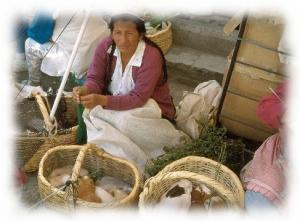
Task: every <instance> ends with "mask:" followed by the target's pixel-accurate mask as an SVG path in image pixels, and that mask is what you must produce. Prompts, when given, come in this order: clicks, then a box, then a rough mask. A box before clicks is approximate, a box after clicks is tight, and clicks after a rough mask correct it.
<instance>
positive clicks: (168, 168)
mask: <svg viewBox="0 0 300 221" xmlns="http://www.w3.org/2000/svg"><path fill="white" fill-rule="evenodd" d="M186 161H188V162H197V161H198V162H200V161H203V162H206V163H208V164H212V165H214V166H216V167H217V166H218V167H220V169H221V170H223V171H224V172H225V173H227V174H229V176H230V177H231V178H232V179H233V180H234V182H235V183H236V184H237V185H238V187H240V188H239V190H242V189H243V187H242V184H241V181H240V179H239V177H238V176H237V175H236V174H235V173H234V172H233V171H232V170H231V169H229V168H228V167H227V166H225V165H224V164H221V163H219V162H217V161H215V160H212V159H209V158H207V157H200V156H187V157H183V158H180V159H178V160H176V161H173V162H172V163H170V164H168V165H167V166H165V167H164V168H163V169H162V170H161V171H160V172H159V173H158V174H160V173H166V172H171V171H172V168H174V167H175V166H177V165H180V164H183V163H184V162H186ZM172 172H173V171H172ZM158 174H157V175H158Z"/></svg>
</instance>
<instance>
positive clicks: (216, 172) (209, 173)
mask: <svg viewBox="0 0 300 221" xmlns="http://www.w3.org/2000/svg"><path fill="white" fill-rule="evenodd" d="M181 179H187V180H189V181H191V182H192V184H193V185H201V184H205V185H206V186H207V187H208V188H209V189H211V190H212V191H213V192H214V193H215V194H216V195H218V196H219V197H221V198H222V199H223V200H224V201H225V202H226V205H227V207H230V208H243V207H244V190H243V187H242V184H241V182H240V180H239V178H238V177H237V176H236V175H235V174H234V173H233V172H232V171H231V170H230V169H228V168H227V167H226V166H224V165H221V164H220V163H218V162H216V161H213V160H210V159H208V158H205V157H198V156H189V157H185V158H182V159H180V160H177V161H174V162H173V163H171V164H169V165H168V166H166V167H165V168H164V169H163V170H161V171H160V172H159V173H158V174H157V175H156V176H154V177H151V178H149V179H148V180H147V181H146V182H145V185H144V190H143V192H142V193H141V194H140V200H139V207H140V208H141V209H145V208H147V207H148V206H151V205H155V204H156V203H158V202H159V200H160V198H161V197H162V195H163V194H164V193H166V192H167V191H168V190H169V189H170V187H171V186H172V185H173V184H174V183H176V182H178V181H179V180H181Z"/></svg>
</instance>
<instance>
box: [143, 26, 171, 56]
mask: <svg viewBox="0 0 300 221" xmlns="http://www.w3.org/2000/svg"><path fill="white" fill-rule="evenodd" d="M166 23H167V27H166V28H165V29H163V30H161V31H159V32H156V33H155V34H153V35H146V37H147V38H149V39H150V40H151V41H153V42H154V43H156V44H157V45H158V46H159V47H160V48H161V50H162V51H163V53H164V54H166V53H167V52H168V50H169V49H170V47H171V45H172V41H173V38H172V29H171V26H172V24H171V22H169V21H167V22H166Z"/></svg>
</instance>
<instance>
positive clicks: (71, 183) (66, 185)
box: [28, 180, 77, 210]
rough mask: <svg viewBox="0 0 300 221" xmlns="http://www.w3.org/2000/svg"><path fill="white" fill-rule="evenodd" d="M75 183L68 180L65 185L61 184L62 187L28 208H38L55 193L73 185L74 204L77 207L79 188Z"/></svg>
mask: <svg viewBox="0 0 300 221" xmlns="http://www.w3.org/2000/svg"><path fill="white" fill-rule="evenodd" d="M75 185H76V184H75V182H72V181H71V180H68V181H66V183H65V185H63V186H61V187H60V188H58V189H57V190H56V191H54V192H53V193H51V194H49V195H48V196H46V197H45V198H43V199H41V200H39V201H38V202H37V203H35V204H34V205H33V206H31V207H30V208H29V209H28V210H32V209H34V208H36V207H37V206H39V205H40V204H41V203H43V202H45V201H46V200H47V199H49V198H50V197H52V196H53V195H55V194H56V193H57V192H58V191H65V190H66V189H67V187H68V186H71V187H72V193H73V195H72V197H73V206H74V208H75V207H76V201H77V188H76V187H75Z"/></svg>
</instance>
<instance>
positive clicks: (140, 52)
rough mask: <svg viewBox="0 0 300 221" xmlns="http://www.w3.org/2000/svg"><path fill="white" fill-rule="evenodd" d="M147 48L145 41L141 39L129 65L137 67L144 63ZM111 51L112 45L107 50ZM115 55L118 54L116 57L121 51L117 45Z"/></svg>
mask: <svg viewBox="0 0 300 221" xmlns="http://www.w3.org/2000/svg"><path fill="white" fill-rule="evenodd" d="M145 48H146V43H145V41H144V40H140V41H139V43H138V46H137V48H136V50H135V52H134V54H133V55H132V57H131V59H130V62H129V65H131V66H136V67H140V66H141V65H142V60H143V56H144V52H145ZM110 52H111V46H110V47H109V48H108V50H107V53H110ZM114 56H116V57H118V56H120V51H119V49H118V47H116V49H115V51H114Z"/></svg>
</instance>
